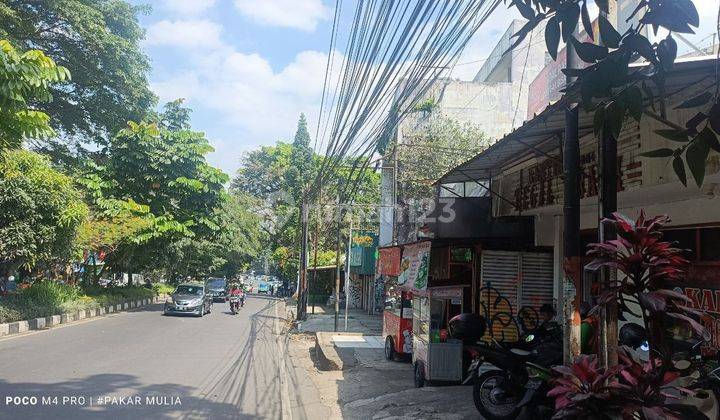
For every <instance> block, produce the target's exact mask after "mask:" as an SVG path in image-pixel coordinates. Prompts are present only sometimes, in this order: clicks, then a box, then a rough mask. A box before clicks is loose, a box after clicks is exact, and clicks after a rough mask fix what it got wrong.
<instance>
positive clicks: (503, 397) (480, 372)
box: [465, 334, 562, 420]
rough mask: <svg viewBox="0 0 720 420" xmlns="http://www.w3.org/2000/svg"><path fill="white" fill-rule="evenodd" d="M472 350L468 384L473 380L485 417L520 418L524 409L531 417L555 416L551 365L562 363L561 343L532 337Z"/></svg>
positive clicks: (499, 419)
mask: <svg viewBox="0 0 720 420" xmlns="http://www.w3.org/2000/svg"><path fill="white" fill-rule="evenodd" d="M472 351H474V352H475V357H474V358H473V361H472V363H471V364H470V367H469V368H468V376H467V378H466V379H465V383H468V382H470V381H473V402H474V403H475V408H477V410H478V411H479V412H480V414H482V415H483V417H485V418H486V419H492V420H509V419H516V418H518V417H519V415H520V413H521V411H523V410H524V411H525V414H526V416H527V417H528V418H530V417H532V418H550V417H552V415H553V401H552V400H551V399H549V398H548V397H547V392H548V391H549V390H550V386H549V379H550V376H551V374H550V366H553V365H556V364H560V363H562V344H561V343H559V342H557V341H556V340H555V339H554V338H552V337H537V336H535V335H533V334H528V335H525V336H524V337H522V339H521V340H520V341H518V342H514V343H498V342H492V343H489V344H486V345H483V346H477V347H476V348H474V349H472ZM486 363H487V364H489V365H491V366H492V367H489V369H488V366H485V364H486Z"/></svg>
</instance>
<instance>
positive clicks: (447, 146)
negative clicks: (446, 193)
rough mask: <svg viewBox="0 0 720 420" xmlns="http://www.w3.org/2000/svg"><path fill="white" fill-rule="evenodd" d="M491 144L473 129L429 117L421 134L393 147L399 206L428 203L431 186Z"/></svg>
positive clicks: (483, 134) (487, 138) (419, 132)
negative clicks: (413, 202)
mask: <svg viewBox="0 0 720 420" xmlns="http://www.w3.org/2000/svg"><path fill="white" fill-rule="evenodd" d="M491 143H492V140H491V139H490V138H489V137H488V136H487V135H485V133H484V132H483V131H482V130H481V129H480V128H479V127H478V126H476V125H474V124H472V123H460V122H459V121H457V120H453V119H451V118H447V117H443V116H430V119H429V120H428V122H427V124H425V125H423V126H422V130H421V131H418V132H416V133H410V134H409V135H407V136H405V138H404V139H403V143H402V144H400V145H397V146H396V159H397V160H398V194H399V199H400V200H401V201H402V202H405V203H407V202H410V201H420V200H423V199H432V198H433V197H434V196H435V189H434V187H433V183H434V182H435V181H436V180H437V179H439V178H440V177H442V176H443V175H445V173H447V171H449V170H450V169H452V168H454V167H455V166H457V165H459V164H460V163H462V162H464V161H466V160H467V159H469V158H471V157H473V156H475V155H476V154H477V153H479V152H481V151H483V150H484V149H485V148H487V147H488V146H489V145H490V144H491Z"/></svg>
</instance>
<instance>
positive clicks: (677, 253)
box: [548, 211, 708, 420]
mask: <svg viewBox="0 0 720 420" xmlns="http://www.w3.org/2000/svg"><path fill="white" fill-rule="evenodd" d="M668 221H669V218H668V217H667V216H658V217H654V218H650V219H649V218H647V217H646V216H645V213H644V212H642V211H641V212H640V216H639V217H638V219H637V220H631V219H628V218H627V217H625V216H623V215H622V214H620V213H614V214H613V216H612V218H610V219H605V220H603V223H607V224H608V225H610V227H611V228H614V230H615V232H616V233H617V239H611V240H607V241H605V242H603V243H597V244H591V245H589V251H588V255H589V256H592V257H593V261H592V262H591V263H590V264H589V265H588V266H586V268H589V269H599V268H601V267H609V268H614V269H616V270H617V271H618V275H617V279H616V280H613V281H608V282H607V283H605V284H603V285H602V292H601V294H600V296H599V298H598V302H597V306H596V307H595V308H594V309H593V310H596V309H597V308H598V307H601V306H604V305H607V304H609V303H611V302H617V303H618V306H619V309H620V310H621V311H622V312H625V313H629V314H632V315H634V316H637V317H642V319H643V322H644V323H645V329H646V330H647V331H648V332H649V335H648V341H649V344H650V361H648V362H647V363H639V362H637V361H636V360H635V359H633V358H632V357H631V356H629V355H627V354H625V353H624V352H623V351H621V352H620V353H621V354H620V364H619V365H618V366H613V367H611V368H608V369H603V368H599V367H598V363H597V360H595V359H594V358H593V357H591V356H580V358H578V360H576V362H575V363H574V364H573V365H571V366H569V367H564V366H561V367H556V368H554V370H555V372H556V373H557V374H558V375H559V376H558V377H556V378H555V379H553V385H554V388H553V389H552V390H551V391H550V392H549V393H548V396H550V397H554V398H555V408H556V410H557V412H556V415H555V418H581V419H605V418H624V419H647V420H655V419H669V420H674V419H681V418H683V419H684V418H693V419H701V418H707V417H706V416H704V415H703V414H702V413H701V412H700V411H699V410H698V409H697V408H695V407H692V406H689V405H685V404H681V401H680V398H682V397H683V396H685V395H687V394H689V393H692V392H691V391H690V390H688V389H685V388H681V387H678V386H674V385H672V383H673V381H675V380H676V379H677V378H678V377H679V376H680V373H679V372H677V371H676V370H675V369H674V367H673V365H672V362H671V357H672V354H671V350H672V349H671V347H670V346H668V345H667V343H668V341H669V340H665V331H666V328H665V327H666V326H665V320H666V319H668V318H674V319H677V320H680V321H682V322H684V323H686V324H687V325H689V326H690V328H691V329H692V330H693V331H694V332H695V333H696V334H697V335H700V336H703V337H704V338H707V336H708V332H707V330H706V329H705V328H704V327H703V326H702V325H701V324H700V323H699V322H698V321H697V320H696V319H695V318H694V317H696V316H699V315H701V314H702V312H701V311H697V310H695V309H693V308H691V307H689V306H688V304H690V303H691V301H690V299H689V298H687V297H686V296H685V295H683V294H681V293H678V292H675V291H673V290H669V289H666V288H665V287H667V282H677V281H680V280H682V279H683V278H684V276H685V273H686V267H687V265H688V261H687V260H686V259H685V258H683V256H682V253H683V252H684V251H683V250H681V249H679V248H676V247H674V246H673V244H671V243H669V242H664V241H662V231H661V229H662V227H663V226H664V225H665V224H666V223H667V222H668ZM629 303H633V304H635V305H636V306H637V307H638V308H640V313H636V312H635V311H633V309H632V308H631V307H630V305H628V304H629ZM622 312H621V314H622Z"/></svg>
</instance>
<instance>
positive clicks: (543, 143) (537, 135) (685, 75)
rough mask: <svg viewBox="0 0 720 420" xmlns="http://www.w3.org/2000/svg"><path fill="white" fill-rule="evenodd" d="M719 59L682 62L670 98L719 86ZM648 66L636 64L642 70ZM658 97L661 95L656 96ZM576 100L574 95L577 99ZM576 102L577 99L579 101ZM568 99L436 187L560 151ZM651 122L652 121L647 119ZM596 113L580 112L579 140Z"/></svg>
mask: <svg viewBox="0 0 720 420" xmlns="http://www.w3.org/2000/svg"><path fill="white" fill-rule="evenodd" d="M716 61H717V60H716V57H714V56H702V57H692V58H686V59H679V60H677V61H676V62H675V68H674V69H673V71H672V72H671V73H669V74H668V75H667V79H666V84H665V91H666V96H672V95H675V94H678V93H681V92H683V90H684V89H686V88H687V87H689V86H694V87H697V86H698V84H701V85H702V86H705V85H707V86H712V85H714V83H715V79H714V78H715V64H716ZM645 65H646V64H644V63H640V64H635V65H633V66H632V67H642V66H645ZM655 93H656V94H658V92H655ZM573 96H574V95H573ZM575 100H576V99H575ZM567 102H568V98H567V97H566V96H563V98H562V99H560V100H559V101H558V102H556V103H554V104H550V105H548V107H547V108H545V110H544V111H543V112H541V113H540V114H538V115H537V116H535V118H533V119H531V120H529V121H526V122H525V123H524V124H523V125H522V126H521V127H519V128H517V129H516V130H514V131H513V132H511V133H510V134H507V135H505V136H504V137H503V138H502V139H500V140H498V141H497V142H496V143H494V144H493V145H492V146H490V147H489V148H487V149H486V150H485V151H483V152H481V153H480V154H478V155H476V156H475V157H473V158H472V159H470V160H468V161H466V162H464V163H462V164H460V165H458V166H457V167H455V168H453V169H451V170H450V171H449V172H448V173H446V174H445V175H443V176H442V177H441V178H440V179H439V180H438V181H437V182H436V184H446V183H452V182H463V181H472V180H480V179H488V178H492V177H493V176H494V175H496V174H497V172H498V171H499V170H500V169H501V168H503V167H504V166H506V165H507V164H508V163H510V162H512V161H514V160H517V159H520V158H523V157H527V156H532V155H533V154H534V155H538V156H542V155H543V154H547V153H549V152H554V151H557V149H558V147H559V146H560V139H561V138H562V135H563V133H564V131H565V108H566V104H567ZM644 118H648V117H644ZM592 122H593V113H588V112H585V111H583V110H582V107H581V108H580V113H579V136H580V137H583V136H584V135H586V134H588V133H591V132H592V131H593V127H592Z"/></svg>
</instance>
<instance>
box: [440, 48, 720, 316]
mask: <svg viewBox="0 0 720 420" xmlns="http://www.w3.org/2000/svg"><path fill="white" fill-rule="evenodd" d="M715 67H716V60H715V58H714V57H698V58H690V59H683V60H678V61H677V62H676V64H675V67H674V70H673V72H672V73H670V74H669V75H668V78H667V82H666V95H665V108H666V110H667V119H669V120H671V121H674V122H676V123H678V124H680V125H682V126H684V125H685V123H686V122H687V120H688V119H689V118H691V117H692V116H693V115H694V114H695V113H696V112H697V111H698V110H697V109H694V110H682V109H675V107H676V106H677V105H678V104H680V103H682V102H683V101H684V100H686V99H688V98H691V97H694V96H696V95H698V94H699V93H701V92H703V91H705V90H707V89H710V88H712V89H714V84H715ZM656 94H657V93H656ZM658 96H659V95H658ZM658 96H656V97H658ZM564 106H565V102H564V99H561V100H560V101H558V102H557V103H554V104H551V105H550V106H548V107H547V108H545V110H544V111H542V112H541V113H540V114H538V115H537V116H535V118H533V119H532V120H530V121H528V122H526V123H525V124H524V125H523V126H521V127H520V128H518V129H517V130H515V131H513V132H512V133H510V134H508V135H507V136H505V137H504V138H502V139H501V140H500V141H498V142H497V143H496V144H494V145H493V146H492V147H490V148H489V149H487V150H486V151H484V152H483V153H480V154H479V155H478V156H476V157H474V158H473V159H471V160H469V161H467V162H465V163H464V164H462V165H459V166H458V167H456V168H455V169H453V170H451V171H450V172H448V173H447V174H446V175H445V176H443V177H442V178H441V180H440V181H439V183H440V188H441V189H442V190H445V191H449V192H452V193H460V192H463V191H465V192H466V191H467V185H469V183H474V184H476V185H484V186H487V194H488V195H489V196H490V197H491V198H490V199H491V211H490V214H491V217H492V218H493V220H498V221H499V220H503V219H505V218H508V217H530V218H531V219H532V220H533V226H534V231H533V240H532V242H533V245H534V246H536V247H540V248H547V249H551V250H552V255H553V256H552V260H553V268H552V272H553V277H554V286H553V297H554V300H555V301H559V300H560V299H561V298H562V290H561V287H562V281H563V270H562V261H563V258H562V257H563V256H562V250H563V246H562V238H563V232H562V229H563V180H562V168H563V166H562V144H563V134H564V131H565V112H564ZM658 106H659V104H658ZM592 120H593V115H592V114H591V113H587V112H584V111H583V110H581V111H580V117H579V139H580V150H581V172H582V174H581V219H580V220H581V235H582V241H583V245H585V244H588V243H592V242H595V241H596V240H597V228H598V221H599V216H598V200H597V195H598V189H599V185H598V169H597V155H598V144H597V140H596V138H595V135H594V133H593V122H592ZM665 128H667V126H666V125H664V124H663V123H661V122H659V121H657V120H656V119H653V118H651V117H650V116H648V115H643V117H642V119H641V120H640V122H636V121H635V120H633V119H631V118H628V119H626V121H625V124H624V125H623V130H622V133H621V135H620V137H619V138H618V141H617V151H618V152H617V153H618V154H617V162H618V173H617V179H618V183H617V192H618V193H617V201H618V211H620V212H622V213H624V214H626V215H628V216H630V217H636V216H637V215H638V214H639V212H640V210H641V209H644V210H645V212H646V213H647V214H648V215H660V214H667V215H669V216H670V217H671V219H672V222H671V224H669V225H668V226H667V229H666V232H665V235H666V236H665V237H666V238H667V239H669V240H673V241H677V242H678V243H679V245H680V247H682V248H685V249H688V250H690V252H689V255H688V257H689V258H690V260H691V263H692V264H691V267H690V271H689V276H688V280H687V283H686V284H684V285H678V287H680V289H682V291H683V292H684V293H686V295H688V297H690V298H691V299H694V302H695V306H697V307H699V308H702V309H708V308H709V310H710V311H714V312H715V313H717V312H720V310H719V309H718V306H717V303H718V302H717V299H715V297H716V296H720V251H718V250H720V154H718V153H717V152H715V151H713V150H711V151H710V155H709V160H708V163H707V166H706V168H705V172H706V173H705V181H704V184H703V186H702V187H697V186H696V185H694V182H693V180H692V177H690V176H689V178H690V179H688V186H687V187H686V186H684V185H683V184H682V183H681V182H680V180H679V179H678V177H677V175H676V174H675V172H674V171H673V169H672V165H670V162H669V161H668V159H667V158H648V157H643V156H641V153H643V152H647V151H651V150H655V149H659V148H665V147H667V148H675V147H676V146H677V143H673V142H672V141H670V140H667V139H665V138H664V137H661V136H659V135H657V134H656V133H655V130H659V129H665ZM687 173H688V174H690V171H689V170H688V171H687ZM593 276H594V274H593V273H591V272H585V273H584V276H583V291H582V293H583V297H584V299H586V300H588V301H589V300H590V299H591V296H590V295H591V286H592V281H593ZM521 287H522V286H521ZM713 308H714V309H713ZM706 323H712V324H713V325H714V323H715V321H714V320H706ZM711 329H712V328H711Z"/></svg>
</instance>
